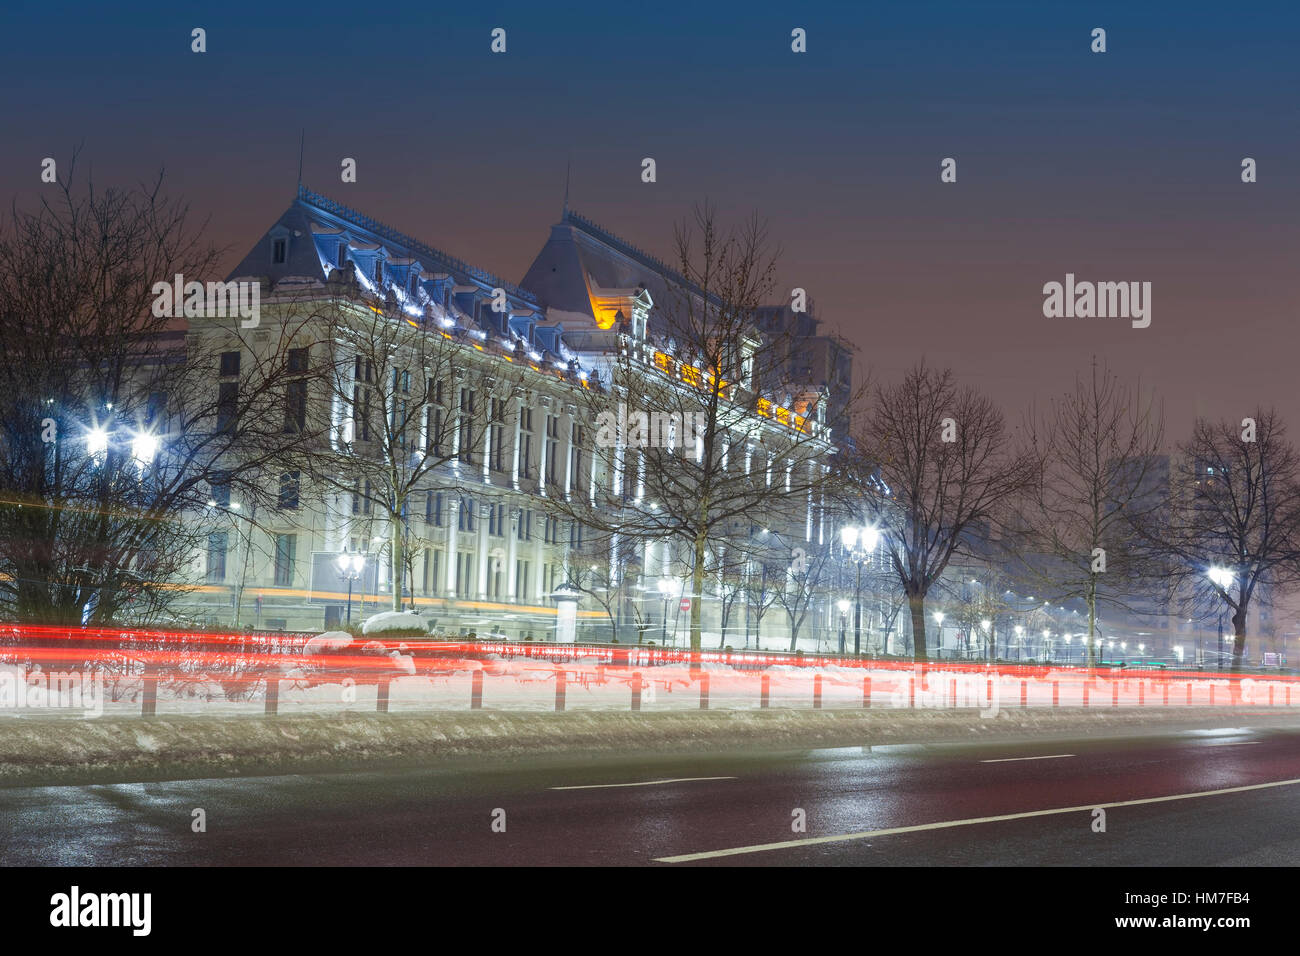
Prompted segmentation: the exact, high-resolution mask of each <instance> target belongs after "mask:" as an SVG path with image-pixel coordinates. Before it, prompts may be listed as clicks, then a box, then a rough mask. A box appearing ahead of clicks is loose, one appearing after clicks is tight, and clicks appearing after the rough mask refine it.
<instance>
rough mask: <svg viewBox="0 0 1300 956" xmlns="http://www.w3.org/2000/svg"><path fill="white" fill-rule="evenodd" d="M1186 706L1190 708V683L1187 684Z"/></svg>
mask: <svg viewBox="0 0 1300 956" xmlns="http://www.w3.org/2000/svg"><path fill="white" fill-rule="evenodd" d="M1187 706H1188V707H1191V706H1192V682H1191V681H1188V682H1187Z"/></svg>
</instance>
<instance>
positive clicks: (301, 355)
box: [289, 349, 308, 372]
mask: <svg viewBox="0 0 1300 956" xmlns="http://www.w3.org/2000/svg"><path fill="white" fill-rule="evenodd" d="M307 354H308V350H307V349H289V371H290V372H305V371H307Z"/></svg>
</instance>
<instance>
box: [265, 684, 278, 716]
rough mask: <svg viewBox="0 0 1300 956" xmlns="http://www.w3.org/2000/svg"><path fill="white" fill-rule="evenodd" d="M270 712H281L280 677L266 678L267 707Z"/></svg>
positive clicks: (266, 709) (266, 710)
mask: <svg viewBox="0 0 1300 956" xmlns="http://www.w3.org/2000/svg"><path fill="white" fill-rule="evenodd" d="M265 712H266V713H268V714H277V713H279V712H280V678H278V677H268V678H267V679H266V708H265Z"/></svg>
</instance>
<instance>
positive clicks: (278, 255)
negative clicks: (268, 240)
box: [271, 239, 289, 265]
mask: <svg viewBox="0 0 1300 956" xmlns="http://www.w3.org/2000/svg"><path fill="white" fill-rule="evenodd" d="M288 245H289V244H288V243H287V242H285V240H283V239H276V240H275V241H274V242H273V243H272V244H271V250H272V252H271V261H272V262H274V263H275V264H276V265H280V264H282V263H283V262H284V254H285V250H286V248H287V247H288Z"/></svg>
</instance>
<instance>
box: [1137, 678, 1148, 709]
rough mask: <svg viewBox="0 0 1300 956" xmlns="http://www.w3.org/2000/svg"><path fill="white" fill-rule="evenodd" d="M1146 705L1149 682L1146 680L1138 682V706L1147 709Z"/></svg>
mask: <svg viewBox="0 0 1300 956" xmlns="http://www.w3.org/2000/svg"><path fill="white" fill-rule="evenodd" d="M1146 703H1147V682H1146V681H1145V680H1140V681H1138V706H1139V707H1145V706H1146Z"/></svg>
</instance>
